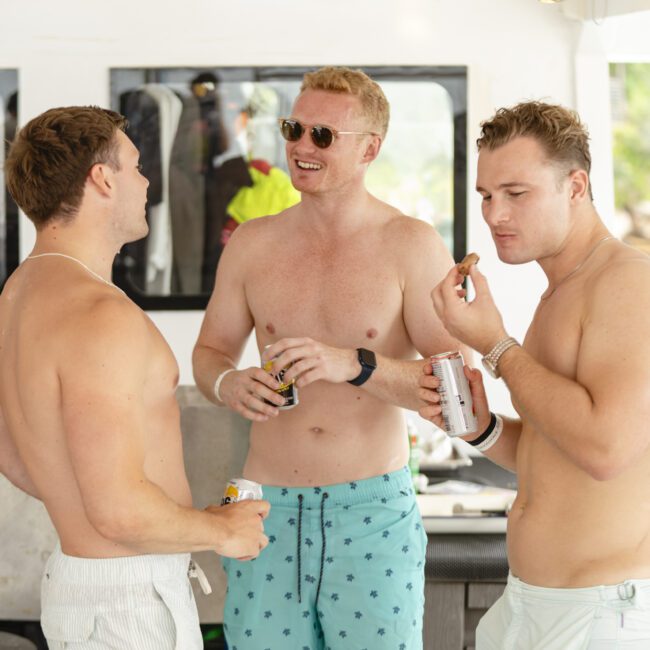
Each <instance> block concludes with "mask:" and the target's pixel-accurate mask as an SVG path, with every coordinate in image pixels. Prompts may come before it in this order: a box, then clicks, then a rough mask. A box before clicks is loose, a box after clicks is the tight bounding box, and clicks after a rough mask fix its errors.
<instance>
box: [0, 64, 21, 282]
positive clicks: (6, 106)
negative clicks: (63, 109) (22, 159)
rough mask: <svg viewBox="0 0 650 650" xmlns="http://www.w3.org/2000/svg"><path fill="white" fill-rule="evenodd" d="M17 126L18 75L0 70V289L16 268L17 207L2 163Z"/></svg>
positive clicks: (10, 71)
mask: <svg viewBox="0 0 650 650" xmlns="http://www.w3.org/2000/svg"><path fill="white" fill-rule="evenodd" d="M17 123H18V73H17V72H16V71H15V70H0V133H2V137H3V139H4V145H3V146H2V147H0V188H2V189H1V190H0V289H2V287H3V286H4V283H5V281H6V279H7V278H8V277H9V276H10V275H11V273H12V272H13V271H14V269H15V268H16V267H17V266H18V206H17V205H16V204H15V203H14V200H13V199H12V198H11V195H10V194H9V192H8V191H7V186H6V184H5V178H4V161H5V156H6V155H7V151H8V150H9V145H10V144H11V142H12V140H13V139H14V136H15V135H16V125H17Z"/></svg>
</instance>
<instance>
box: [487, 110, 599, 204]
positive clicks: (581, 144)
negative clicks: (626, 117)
mask: <svg viewBox="0 0 650 650" xmlns="http://www.w3.org/2000/svg"><path fill="white" fill-rule="evenodd" d="M517 137H530V138H534V139H535V140H537V142H539V144H540V145H541V146H542V147H543V149H544V151H545V152H546V155H547V156H548V158H549V160H551V161H552V162H555V163H557V164H558V165H560V166H561V167H562V168H563V170H564V171H566V172H569V171H570V170H571V169H576V168H577V169H582V170H584V171H586V172H587V176H588V175H589V172H590V171H591V154H590V153H589V133H588V131H587V128H586V127H585V126H584V124H582V122H581V121H580V117H579V115H578V114H577V113H576V112H575V111H572V110H570V109H568V108H565V107H564V106H559V105H557V104H546V103H544V102H538V101H529V102H521V103H519V104H517V105H516V106H512V107H511V108H500V109H499V110H498V111H497V112H496V113H495V114H494V116H493V117H492V118H491V119H489V120H486V121H484V122H481V136H480V137H479V138H478V140H477V141H476V146H477V147H478V150H479V151H480V150H481V149H487V150H488V151H492V150H494V149H498V148H499V147H501V146H503V145H505V144H507V143H508V142H510V141H511V140H513V139H514V138H517ZM589 196H590V197H591V198H592V199H593V195H592V193H591V182H590V183H589Z"/></svg>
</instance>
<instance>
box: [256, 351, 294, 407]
mask: <svg viewBox="0 0 650 650" xmlns="http://www.w3.org/2000/svg"><path fill="white" fill-rule="evenodd" d="M270 347H271V346H270V345H266V346H264V349H265V350H266V348H270ZM275 358H277V357H275ZM273 361H274V359H271V360H270V361H267V362H266V363H265V364H264V365H263V366H262V367H263V368H264V370H266V372H271V369H272V368H273ZM287 369H288V366H287V368H283V369H282V370H280V372H278V374H277V375H275V378H276V379H277V380H278V381H279V382H280V388H278V389H277V390H276V391H275V392H276V393H277V394H278V395H280V396H281V397H284V399H285V403H284V405H282V406H278V405H277V404H273V402H270V401H269V400H267V399H265V400H264V403H265V404H270V405H271V406H275V407H276V408H279V409H280V410H281V411H288V410H289V409H292V408H293V407H294V406H298V404H299V401H298V387H297V386H296V381H295V380H294V379H292V380H291V381H290V382H288V383H285V382H284V372H285V370H287Z"/></svg>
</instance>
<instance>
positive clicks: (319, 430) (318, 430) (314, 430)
mask: <svg viewBox="0 0 650 650" xmlns="http://www.w3.org/2000/svg"><path fill="white" fill-rule="evenodd" d="M309 430H310V431H311V432H312V433H323V430H322V429H321V428H320V427H311V429H309Z"/></svg>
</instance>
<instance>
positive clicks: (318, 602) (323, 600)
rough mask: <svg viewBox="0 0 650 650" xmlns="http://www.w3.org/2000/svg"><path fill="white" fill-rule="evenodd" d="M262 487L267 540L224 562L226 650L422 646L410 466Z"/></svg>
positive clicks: (421, 537) (419, 541)
mask: <svg viewBox="0 0 650 650" xmlns="http://www.w3.org/2000/svg"><path fill="white" fill-rule="evenodd" d="M262 487H263V491H264V498H265V499H267V500H268V501H270V503H271V512H270V514H269V516H268V518H267V519H266V520H265V522H264V529H265V532H266V534H267V535H268V537H269V545H268V546H267V547H266V549H264V551H262V553H261V554H260V555H259V557H258V558H257V559H255V560H252V561H250V562H238V561H237V560H231V559H228V558H224V559H223V565H224V569H225V570H226V573H227V575H228V589H227V593H226V604H225V609H224V629H225V633H226V640H227V642H228V648H229V650H287V649H289V648H290V649H292V650H294V649H295V650H420V649H421V648H422V616H423V611H424V561H425V552H426V545H427V536H426V533H425V531H424V527H423V525H422V519H421V517H420V512H419V510H418V508H417V504H416V501H415V494H414V491H413V486H412V482H411V474H410V472H409V470H408V468H404V469H401V470H398V471H396V472H392V473H390V474H384V475H382V476H377V477H373V478H369V479H363V480H360V481H353V482H350V483H339V484H336V485H325V486H321V487H299V488H282V487H276V486H266V485H264V486H262Z"/></svg>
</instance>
